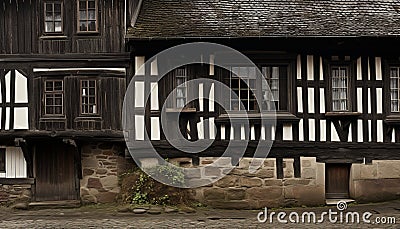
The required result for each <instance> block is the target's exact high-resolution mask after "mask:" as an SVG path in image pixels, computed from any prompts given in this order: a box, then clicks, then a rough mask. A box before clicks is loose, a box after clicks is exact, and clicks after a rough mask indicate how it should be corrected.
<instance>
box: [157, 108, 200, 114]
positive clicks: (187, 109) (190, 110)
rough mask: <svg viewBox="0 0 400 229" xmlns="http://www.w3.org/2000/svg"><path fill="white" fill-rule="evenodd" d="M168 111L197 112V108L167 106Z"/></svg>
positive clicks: (166, 110)
mask: <svg viewBox="0 0 400 229" xmlns="http://www.w3.org/2000/svg"><path fill="white" fill-rule="evenodd" d="M165 112H167V113H196V112H197V110H196V108H183V109H182V108H166V109H165Z"/></svg>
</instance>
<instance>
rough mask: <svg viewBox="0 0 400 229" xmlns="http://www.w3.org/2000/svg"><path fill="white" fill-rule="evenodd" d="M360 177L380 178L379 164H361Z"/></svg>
mask: <svg viewBox="0 0 400 229" xmlns="http://www.w3.org/2000/svg"><path fill="white" fill-rule="evenodd" d="M359 166H360V167H359V169H360V176H359V178H360V179H377V178H378V165H377V164H372V165H362V164H361V165H359Z"/></svg>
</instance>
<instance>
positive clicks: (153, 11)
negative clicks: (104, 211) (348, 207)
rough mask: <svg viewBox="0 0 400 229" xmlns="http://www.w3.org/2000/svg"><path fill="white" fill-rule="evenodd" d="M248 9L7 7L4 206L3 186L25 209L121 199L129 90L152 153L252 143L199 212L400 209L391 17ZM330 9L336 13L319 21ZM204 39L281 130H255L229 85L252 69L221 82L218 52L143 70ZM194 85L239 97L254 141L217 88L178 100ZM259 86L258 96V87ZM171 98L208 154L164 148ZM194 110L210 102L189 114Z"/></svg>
mask: <svg viewBox="0 0 400 229" xmlns="http://www.w3.org/2000/svg"><path fill="white" fill-rule="evenodd" d="M253 2H254V3H252V4H253V5H252V4H250V3H249V2H248V1H234V2H229V3H228V2H226V1H206V0H194V1H189V0H179V1H178V0H176V1H175V0H172V1H170V2H169V4H166V3H165V2H164V1H156V0H112V1H105V0H74V1H65V0H32V1H29V2H27V1H25V2H20V1H17V0H12V1H3V2H2V4H1V5H0V89H1V96H0V105H1V106H0V128H1V131H0V145H1V147H0V192H3V193H6V194H7V193H11V192H12V190H10V189H7V188H5V186H6V185H9V184H11V186H6V187H8V188H10V187H11V188H12V187H14V186H18V185H20V186H21V185H22V187H23V190H27V191H26V192H21V195H20V197H21V198H20V199H24V198H25V197H26V196H28V197H29V200H30V201H53V200H78V201H82V202H88V203H93V202H112V201H114V200H115V198H116V197H117V196H118V192H119V187H118V182H117V181H118V175H119V174H120V172H121V171H120V170H121V169H122V168H123V167H124V166H125V162H124V161H125V159H126V158H125V152H126V151H127V149H126V145H125V142H124V138H123V132H122V123H121V116H122V103H123V100H124V96H125V91H126V88H127V86H128V85H129V84H130V83H131V84H134V86H135V87H134V90H135V92H134V94H135V110H134V114H135V118H134V120H135V139H136V140H138V141H140V140H151V142H152V144H153V146H154V147H155V148H156V149H157V151H158V152H159V154H160V155H162V156H163V157H165V158H170V159H171V160H176V161H180V162H182V161H183V162H185V163H187V162H188V163H189V164H190V165H191V166H194V167H196V166H199V165H205V164H207V163H210V161H213V160H215V158H218V157H220V156H221V155H222V153H223V152H224V150H225V148H226V147H227V146H228V143H229V142H230V141H238V142H240V141H243V140H249V144H248V147H247V150H246V153H245V155H244V156H245V158H229V159H228V161H229V163H228V164H232V165H239V166H238V169H239V171H236V172H234V173H233V174H230V175H229V176H228V177H227V178H225V179H228V180H229V179H231V181H232V182H233V183H232V182H231V183H230V182H227V183H229V184H230V185H231V186H229V185H228V186H227V185H226V184H224V182H223V181H221V182H217V183H215V184H213V187H211V188H210V187H205V188H201V189H198V190H196V192H199V193H200V194H199V195H197V196H201V199H200V200H201V201H204V202H205V203H206V204H210V205H215V206H217V207H226V206H232V205H229V204H234V205H235V204H238V205H237V206H238V207H241V208H259V207H265V206H261V205H260V206H259V205H258V204H269V205H271V206H275V205H280V203H290V204H321V203H323V202H324V201H325V199H327V198H353V199H356V200H359V201H375V200H386V199H393V198H398V197H399V194H398V193H399V192H398V191H399V190H400V186H399V183H400V182H399V181H400V170H399V167H400V166H399V165H400V163H399V162H400V161H399V160H400V148H399V144H400V114H399V108H400V68H399V67H400V59H399V57H400V54H399V53H400V48H399V47H398V45H397V44H398V37H397V36H398V35H399V34H400V27H399V26H398V25H399V23H395V22H398V21H400V17H399V16H398V15H397V14H398V12H397V11H398V9H399V7H400V6H399V5H398V3H394V2H387V1H375V2H374V3H371V2H370V1H357V3H354V2H353V1H311V2H303V1H253ZM339 2H340V4H339ZM357 4H359V5H357ZM359 6H361V7H359ZM321 7H322V8H324V9H325V11H327V12H328V13H329V14H324V15H325V16H323V14H321V12H320V9H321ZM177 12H179V15H178V14H177ZM341 12H346V13H347V14H342V13H341ZM278 14H279V15H284V16H282V17H283V18H279V17H277V15H278ZM254 15H257V16H254ZM274 15H275V16H274ZM310 15H313V16H312V17H311V16H310ZM327 15H328V16H327ZM343 15H348V16H347V17H343ZM253 16H254V17H253ZM309 16H310V17H309ZM240 18H245V19H246V20H241V19H240ZM368 21H373V22H374V23H367V22H368ZM204 41H206V42H213V43H218V44H222V45H226V46H229V47H231V48H234V49H236V50H238V51H240V52H241V53H243V54H244V55H246V56H247V57H249V58H250V59H251V60H252V61H253V62H254V63H255V64H256V66H257V67H258V68H259V70H260V71H261V72H262V73H263V75H264V76H265V77H266V80H267V81H268V82H269V84H270V85H269V86H270V88H271V90H272V92H273V95H274V96H273V97H268V96H265V98H264V99H263V104H262V106H265V108H266V109H268V107H270V106H271V104H274V105H275V106H276V107H277V115H276V118H277V123H276V125H274V126H272V125H271V126H262V125H261V122H260V119H261V117H262V116H263V115H266V114H264V113H262V112H260V111H258V110H257V108H256V107H257V106H256V104H255V100H254V95H252V94H251V90H250V89H249V88H248V87H245V86H243V82H241V81H240V80H238V79H237V78H235V74H241V72H246V74H247V75H251V74H252V72H253V70H254V69H250V68H246V66H236V65H235V64H234V63H233V64H232V66H231V72H229V71H227V70H223V69H221V68H219V67H217V66H214V59H215V58H218V54H217V53H216V54H215V55H211V56H204V60H205V64H193V65H188V66H183V67H181V68H178V69H175V70H174V71H172V72H170V73H169V74H167V75H166V76H165V77H164V78H163V79H162V80H161V81H160V82H157V81H156V79H157V76H158V67H159V65H160V64H162V63H158V62H157V61H156V62H154V63H152V64H151V66H148V67H146V68H144V69H143V68H142V69H141V70H140V71H139V69H140V67H141V66H142V65H143V64H144V63H145V61H146V60H148V59H150V58H151V57H153V56H154V55H155V54H157V53H159V52H161V51H163V50H165V49H168V48H170V47H173V46H176V45H180V44H185V43H189V42H204ZM173 58H174V57H171V59H173ZM135 74H136V75H139V76H138V77H135V79H136V81H135V82H132V81H131V80H132V77H133V75H135ZM198 78H208V79H214V80H218V81H220V82H222V83H224V84H226V85H227V86H229V87H230V88H232V90H234V91H235V93H236V94H237V95H238V96H239V99H240V100H241V101H242V102H244V103H245V104H246V105H245V108H246V109H247V110H248V112H249V117H250V120H249V122H250V124H249V125H250V126H249V129H250V131H249V132H245V131H243V129H244V128H243V126H242V124H241V118H240V117H238V118H237V120H233V121H230V120H229V119H228V117H227V116H226V114H225V113H226V112H225V111H224V110H223V109H222V108H221V107H220V106H218V105H217V104H214V103H213V102H212V101H213V99H216V98H219V99H220V100H221V101H222V100H223V101H224V102H225V103H226V104H227V107H230V109H231V110H237V109H238V105H237V104H238V101H235V100H233V99H231V98H230V97H227V96H226V95H222V94H221V92H220V90H219V89H218V88H217V87H216V86H215V85H213V84H199V85H196V86H195V87H185V86H184V83H185V82H187V81H189V80H192V79H198ZM252 80H253V79H252V78H251V77H249V79H248V81H249V83H250V84H252V85H254V88H253V89H255V91H256V93H259V94H258V96H259V97H263V90H264V85H262V84H260V83H259V82H255V81H254V82H253V81H252ZM175 88H177V90H176V92H175V94H174V95H173V100H172V103H171V104H168V108H169V109H170V110H171V112H173V111H174V110H177V109H180V108H182V107H185V112H183V113H182V115H181V117H180V120H179V123H170V124H169V125H170V127H171V128H177V127H178V128H179V129H180V131H181V133H182V134H183V135H184V136H187V138H188V139H189V138H190V139H191V140H203V139H213V140H214V143H213V144H212V146H211V147H210V148H209V150H206V151H203V152H201V153H199V154H197V155H193V154H187V153H183V152H181V151H179V150H176V149H175V148H174V147H172V146H171V144H170V143H168V141H167V140H166V138H165V136H164V133H163V131H162V129H161V123H160V122H161V107H162V106H163V105H164V103H165V101H166V98H167V96H168V95H169V94H170V93H171V91H172V90H173V89H175ZM145 92H151V96H150V99H149V101H144V98H143V96H142V95H144V93H145ZM195 96H196V97H197V96H199V97H200V98H206V97H209V98H210V99H209V100H208V99H198V100H195V101H192V102H191V103H189V104H186V102H187V101H189V100H190V98H191V97H195ZM214 126H215V128H214ZM145 131H147V133H148V136H149V139H145V138H146V135H145V134H144V133H145ZM270 140H272V141H274V143H273V146H272V149H271V151H270V153H269V155H268V159H267V161H266V162H265V163H264V165H263V167H262V168H261V171H260V172H259V174H258V175H255V176H252V175H246V174H245V173H244V172H243V171H241V170H240V169H242V168H244V167H246V161H247V160H248V158H251V157H253V156H254V150H255V147H256V146H257V142H258V141H270ZM137 148H140V145H138V146H137ZM143 152H144V155H143V158H145V157H146V155H145V152H146V149H145V148H144V149H143ZM247 166H248V165H247ZM60 170H62V171H63V172H60ZM389 170H393V171H392V172H390V171H389ZM367 171H372V172H371V173H369V172H367ZM242 172H243V173H242ZM56 174H58V175H56ZM211 175H212V173H211ZM211 175H210V176H211ZM232 188H239V189H240V190H239V191H240V192H241V193H242V192H243V193H242V194H243V195H242V196H243V198H242V199H241V200H237V199H234V198H233V199H232V195H230V192H231V189H232ZM215 191H217V192H218V193H219V194H221V193H222V195H223V196H224V198H222V199H217V200H216V199H212V198H213V197H215V196H221V195H214V194H215V193H213V192H215ZM27 193H28V194H27ZM218 193H217V194H218ZM269 193H272V196H273V197H269V196H268V194H269ZM2 196H5V198H3V199H0V201H2V202H9V201H10V200H9V199H10V198H11V197H9V196H10V195H8V194H7V195H2ZM210 198H211V199H210ZM235 206H236V205H235Z"/></svg>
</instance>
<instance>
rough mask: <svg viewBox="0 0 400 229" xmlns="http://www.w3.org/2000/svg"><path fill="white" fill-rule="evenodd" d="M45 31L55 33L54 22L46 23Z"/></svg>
mask: <svg viewBox="0 0 400 229" xmlns="http://www.w3.org/2000/svg"><path fill="white" fill-rule="evenodd" d="M45 31H46V32H54V24H53V22H46V23H45Z"/></svg>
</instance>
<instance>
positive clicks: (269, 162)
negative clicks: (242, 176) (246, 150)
mask: <svg viewBox="0 0 400 229" xmlns="http://www.w3.org/2000/svg"><path fill="white" fill-rule="evenodd" d="M264 166H265V167H269V168H275V159H270V158H267V159H266V160H265V161H264Z"/></svg>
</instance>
